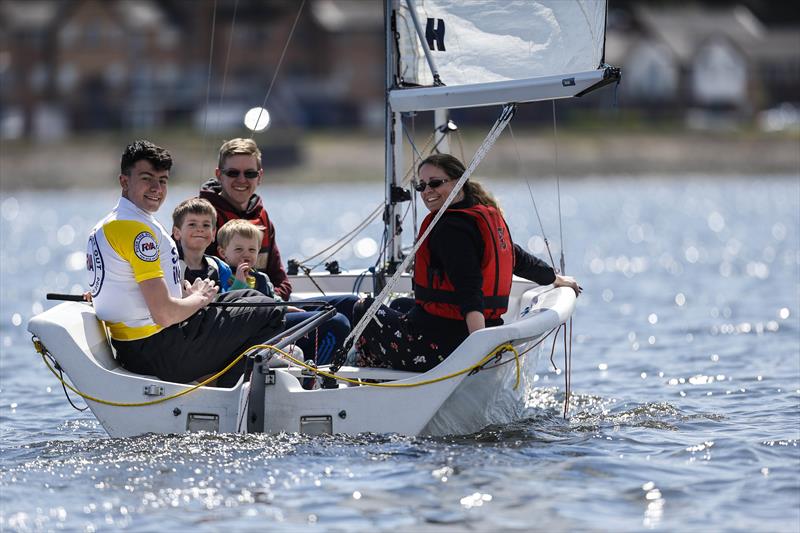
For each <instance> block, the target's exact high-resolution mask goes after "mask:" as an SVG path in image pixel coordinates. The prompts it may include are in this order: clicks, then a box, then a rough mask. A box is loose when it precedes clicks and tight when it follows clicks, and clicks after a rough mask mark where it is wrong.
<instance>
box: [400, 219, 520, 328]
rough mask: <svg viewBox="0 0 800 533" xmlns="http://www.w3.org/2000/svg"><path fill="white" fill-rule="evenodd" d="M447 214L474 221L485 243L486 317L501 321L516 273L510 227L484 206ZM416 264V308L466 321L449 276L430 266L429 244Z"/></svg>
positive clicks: (421, 230) (483, 288) (483, 277)
mask: <svg viewBox="0 0 800 533" xmlns="http://www.w3.org/2000/svg"><path fill="white" fill-rule="evenodd" d="M447 213H448V214H449V213H463V214H466V215H468V216H470V217H471V218H472V219H473V220H474V221H475V225H476V226H477V228H478V231H479V232H480V235H481V238H482V239H483V242H484V252H483V258H482V259H481V276H482V279H483V285H482V288H481V290H482V292H483V315H484V316H485V317H486V318H487V319H488V320H496V319H499V318H500V316H501V315H502V314H503V313H505V312H506V310H507V309H508V297H509V295H510V294H511V281H512V276H513V271H514V244H513V243H512V242H511V234H510V232H509V231H508V226H507V225H506V222H505V220H504V219H503V217H502V215H501V214H500V212H499V211H498V210H497V209H495V208H494V207H489V206H485V205H475V206H472V207H467V208H463V209H448V210H447ZM434 216H435V213H429V214H428V215H427V216H426V217H425V219H424V220H423V221H422V227H421V228H420V230H419V236H421V235H422V234H423V233H424V232H425V230H426V229H427V228H428V226H429V225H430V223H431V220H433V217H434ZM415 260H416V262H415V267H414V293H415V298H416V302H417V304H418V305H419V306H421V307H422V308H423V309H424V310H425V311H426V312H428V313H430V314H432V315H435V316H440V317H443V318H450V319H460V320H463V319H464V316H463V313H462V312H461V308H460V303H461V302H459V301H458V299H457V298H456V292H455V291H456V288H455V287H454V286H453V283H452V282H451V281H450V279H448V277H447V273H446V272H442V271H441V270H440V269H438V268H436V267H437V265H432V264H431V250H430V248H429V243H428V240H426V241H425V242H424V243H423V244H422V246H421V247H420V248H419V250H417V255H416V258H415Z"/></svg>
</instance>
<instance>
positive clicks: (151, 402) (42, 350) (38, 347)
mask: <svg viewBox="0 0 800 533" xmlns="http://www.w3.org/2000/svg"><path fill="white" fill-rule="evenodd" d="M33 344H34V347H35V348H36V351H37V352H39V354H41V356H42V361H44V364H45V365H47V368H48V369H49V370H50V372H52V373H53V375H54V376H55V377H56V379H57V380H58V381H60V382H61V384H62V385H64V386H65V387H67V388H68V389H69V390H71V391H72V392H74V393H75V394H77V395H78V396H80V397H81V398H84V399H86V400H92V401H93V402H97V403H101V404H103V405H113V406H115V407H145V406H148V405H156V404H159V403H164V402H167V401H169V400H174V399H175V398H179V397H181V396H185V395H187V394H189V393H191V392H194V391H196V390H197V389H199V388H200V387H202V386H204V385H206V384H208V383H210V382H212V381H214V380H215V379H217V378H218V377H219V376H221V375H222V374H224V373H225V372H227V371H228V370H230V369H231V368H232V367H233V366H234V365H235V364H236V363H238V362H239V361H240V360H241V359H242V357H244V356H245V354H246V353H247V352H249V351H250V350H251V349H252V348H248V349H247V350H245V351H244V352H242V353H240V354H239V355H238V356H237V357H236V359H234V360H233V361H231V362H230V364H229V365H228V366H226V367H225V368H223V369H222V370H220V371H219V372H217V373H216V374H214V375H213V376H210V377H208V378H206V379H204V380H203V381H201V382H200V383H198V384H196V385H192V386H191V387H189V388H188V389H186V390H182V391H180V392H177V393H175V394H172V395H170V396H165V397H164V398H159V399H157V400H149V401H146V402H112V401H110V400H103V399H101V398H96V397H94V396H92V395H90V394H86V393H85V392H81V391H79V390H78V389H76V388H75V387H73V386H72V385H71V384H69V383H67V382H66V381H64V379H63V378H62V377H61V376H60V375H58V374H57V373H56V370H55V369H54V368H53V367H52V366H51V365H50V362H49V361H48V360H47V357H46V356H45V354H46V353H48V352H47V349H45V347H44V345H43V344H42V343H41V341H38V340H35V341H34V342H33Z"/></svg>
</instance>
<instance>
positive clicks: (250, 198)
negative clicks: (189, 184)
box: [200, 138, 292, 300]
mask: <svg viewBox="0 0 800 533" xmlns="http://www.w3.org/2000/svg"><path fill="white" fill-rule="evenodd" d="M214 175H215V177H213V178H211V179H209V180H208V181H206V182H205V183H204V184H203V186H202V187H201V188H200V198H205V199H206V200H208V201H209V202H211V205H213V206H214V208H215V209H216V210H217V228H221V227H222V225H223V224H225V223H226V222H227V221H229V220H233V219H237V218H241V219H244V220H249V221H250V222H252V223H253V224H255V225H256V226H259V227H260V228H261V230H262V232H263V234H264V238H263V239H262V241H261V248H260V250H259V251H258V259H257V260H256V269H257V270H260V271H262V272H264V273H265V274H266V275H267V276H268V277H269V279H270V281H271V282H272V284H273V285H274V286H275V294H277V295H278V296H280V297H281V298H283V299H284V300H288V299H289V295H290V294H291V293H292V284H291V282H290V281H289V278H288V276H287V275H286V271H285V270H284V268H283V262H282V261H281V252H280V250H278V244H277V242H276V241H275V226H274V225H273V224H272V221H271V220H270V219H269V216H268V215H267V210H266V209H264V204H263V202H262V201H261V197H260V196H259V195H258V194H256V188H257V187H258V186H259V185H260V184H261V178H262V176H263V175H264V169H263V168H261V150H259V149H258V145H257V144H256V143H255V141H253V140H252V139H241V138H240V139H231V140H230V141H226V142H225V143H223V144H222V146H221V147H220V149H219V160H218V163H217V168H216V170H215V171H214ZM206 253H207V254H208V255H219V254H218V253H217V241H216V239H214V242H212V243H211V245H210V246H209V247H208V250H207V251H206Z"/></svg>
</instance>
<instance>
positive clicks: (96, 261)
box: [86, 233, 105, 297]
mask: <svg viewBox="0 0 800 533" xmlns="http://www.w3.org/2000/svg"><path fill="white" fill-rule="evenodd" d="M86 269H87V270H88V271H89V290H90V291H91V293H92V297H96V296H97V295H98V294H100V289H101V288H102V287H103V279H105V268H103V255H102V254H101V253H100V247H99V246H97V236H96V235H95V234H94V233H92V234H91V235H90V236H89V248H88V251H87V253H86Z"/></svg>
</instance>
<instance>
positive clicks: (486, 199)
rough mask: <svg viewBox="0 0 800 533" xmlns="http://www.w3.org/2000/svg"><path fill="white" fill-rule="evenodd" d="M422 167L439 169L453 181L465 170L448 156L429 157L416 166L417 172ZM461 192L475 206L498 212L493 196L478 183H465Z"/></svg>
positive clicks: (498, 206) (456, 160)
mask: <svg viewBox="0 0 800 533" xmlns="http://www.w3.org/2000/svg"><path fill="white" fill-rule="evenodd" d="M423 165H433V166H435V167H437V168H440V169H442V170H443V171H444V173H445V174H447V177H448V178H450V179H454V180H457V179H459V178H461V176H463V175H464V172H465V171H466V170H467V169H466V168H465V167H464V163H462V162H461V161H459V159H458V158H457V157H454V156H452V155H450V154H431V155H429V156H428V157H426V158H425V159H423V160H422V162H420V164H419V165H418V166H417V172H419V169H421V168H422V166H423ZM463 190H464V195H465V196H467V197H469V198H472V200H473V201H474V202H475V203H476V204H480V205H488V206H490V207H494V208H495V209H497V210H498V211H500V205H499V204H498V203H497V200H495V198H494V196H492V193H490V192H489V191H487V190H486V189H484V188H483V187H482V186H481V184H480V183H477V182H475V181H472V180H467V182H466V183H465V184H464V189H463Z"/></svg>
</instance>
